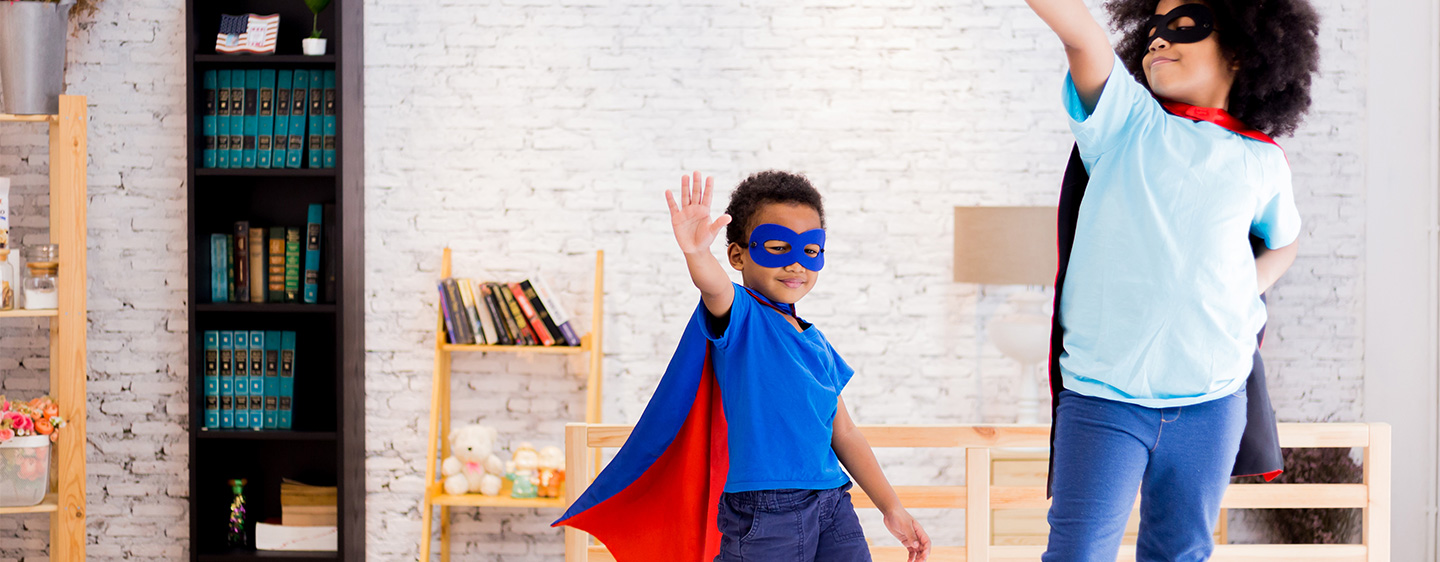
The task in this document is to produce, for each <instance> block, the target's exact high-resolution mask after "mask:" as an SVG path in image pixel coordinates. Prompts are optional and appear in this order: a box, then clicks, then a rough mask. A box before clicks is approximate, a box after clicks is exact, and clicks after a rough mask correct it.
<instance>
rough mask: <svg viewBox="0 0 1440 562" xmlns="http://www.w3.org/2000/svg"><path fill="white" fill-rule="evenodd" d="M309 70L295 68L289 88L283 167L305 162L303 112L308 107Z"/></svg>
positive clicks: (293, 166) (295, 165)
mask: <svg viewBox="0 0 1440 562" xmlns="http://www.w3.org/2000/svg"><path fill="white" fill-rule="evenodd" d="M309 96H310V71H308V70H296V71H295V83H294V86H293V88H292V89H291V90H290V140H289V142H287V143H286V149H285V167H286V168H299V167H301V166H300V165H301V164H302V163H304V162H305V121H306V119H305V113H306V111H308V110H309V108H310V103H309V99H308V98H309Z"/></svg>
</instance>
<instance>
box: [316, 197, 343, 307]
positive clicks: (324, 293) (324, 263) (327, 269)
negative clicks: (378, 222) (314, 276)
mask: <svg viewBox="0 0 1440 562" xmlns="http://www.w3.org/2000/svg"><path fill="white" fill-rule="evenodd" d="M320 231H321V232H322V233H323V234H322V239H321V240H320V271H321V283H320V299H321V302H325V303H333V302H335V296H336V293H335V287H336V285H335V248H336V246H335V233H336V232H339V230H338V229H337V227H336V225H335V205H334V204H333V203H325V204H323V205H321V206H320Z"/></svg>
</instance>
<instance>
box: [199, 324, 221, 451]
mask: <svg viewBox="0 0 1440 562" xmlns="http://www.w3.org/2000/svg"><path fill="white" fill-rule="evenodd" d="M204 336H205V376H204V382H205V388H204V391H205V422H204V425H203V426H202V429H218V428H219V427H220V334H219V332H214V331H210V330H206V331H205V334H204Z"/></svg>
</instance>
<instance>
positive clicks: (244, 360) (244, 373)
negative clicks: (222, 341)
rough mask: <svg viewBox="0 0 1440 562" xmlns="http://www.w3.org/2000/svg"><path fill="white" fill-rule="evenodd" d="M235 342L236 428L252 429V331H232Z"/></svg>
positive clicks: (233, 369)
mask: <svg viewBox="0 0 1440 562" xmlns="http://www.w3.org/2000/svg"><path fill="white" fill-rule="evenodd" d="M230 340H231V341H233V342H234V345H235V354H234V355H232V356H231V357H233V358H234V363H235V366H234V368H232V369H231V371H232V372H234V373H235V384H233V385H231V386H232V389H233V390H232V392H233V393H234V396H235V400H234V407H235V422H234V426H235V429H250V332H246V331H239V332H230Z"/></svg>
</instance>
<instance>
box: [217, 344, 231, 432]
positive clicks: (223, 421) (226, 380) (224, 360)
mask: <svg viewBox="0 0 1440 562" xmlns="http://www.w3.org/2000/svg"><path fill="white" fill-rule="evenodd" d="M234 357H235V343H234V341H232V340H231V339H230V332H229V331H228V330H227V331H223V332H220V367H219V369H220V378H219V381H220V392H219V393H218V394H217V395H218V396H219V397H220V426H219V427H220V429H233V428H234V427H235V404H234V402H233V400H234V399H235V370H234V363H233V362H232V361H234V359H233V358H234Z"/></svg>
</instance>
